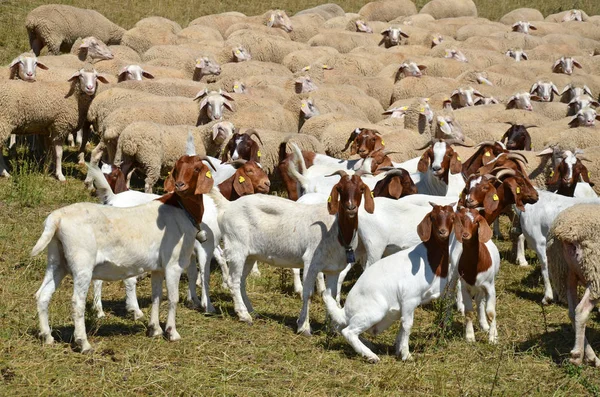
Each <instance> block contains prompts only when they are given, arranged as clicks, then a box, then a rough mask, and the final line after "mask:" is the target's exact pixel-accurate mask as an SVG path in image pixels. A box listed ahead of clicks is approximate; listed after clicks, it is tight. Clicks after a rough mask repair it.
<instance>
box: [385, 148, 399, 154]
mask: <svg viewBox="0 0 600 397" xmlns="http://www.w3.org/2000/svg"><path fill="white" fill-rule="evenodd" d="M382 153H383V155H384V156H388V155H390V154H395V153H400V152H398V151H396V150H387V149H384V150H383V152H382Z"/></svg>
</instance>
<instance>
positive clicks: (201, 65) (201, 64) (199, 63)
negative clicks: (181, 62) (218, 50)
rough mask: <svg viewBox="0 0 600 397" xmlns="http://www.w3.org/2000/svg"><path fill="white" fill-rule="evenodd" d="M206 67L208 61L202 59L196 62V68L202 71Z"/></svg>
mask: <svg viewBox="0 0 600 397" xmlns="http://www.w3.org/2000/svg"><path fill="white" fill-rule="evenodd" d="M205 67H206V60H205V59H204V58H201V59H199V60H198V61H196V68H198V69H202V68H205Z"/></svg>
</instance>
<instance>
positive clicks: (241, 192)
mask: <svg viewBox="0 0 600 397" xmlns="http://www.w3.org/2000/svg"><path fill="white" fill-rule="evenodd" d="M233 178H234V180H233V190H235V192H236V193H237V194H238V196H240V197H242V196H246V195H248V194H253V193H254V187H253V186H252V181H251V180H250V177H248V174H246V173H245V172H244V167H240V168H238V169H237V171H236V172H235V175H234V176H233Z"/></svg>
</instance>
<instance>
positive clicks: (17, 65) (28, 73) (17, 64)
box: [8, 52, 48, 82]
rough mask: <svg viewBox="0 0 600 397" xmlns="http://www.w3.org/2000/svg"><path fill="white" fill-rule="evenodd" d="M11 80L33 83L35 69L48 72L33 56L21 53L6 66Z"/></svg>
mask: <svg viewBox="0 0 600 397" xmlns="http://www.w3.org/2000/svg"><path fill="white" fill-rule="evenodd" d="M8 67H9V69H10V76H9V78H11V79H21V80H23V81H29V82H31V81H35V77H36V73H37V68H38V67H39V68H40V69H43V70H48V66H46V65H45V64H44V63H43V62H41V61H39V60H38V59H37V57H36V56H35V54H32V53H28V52H26V53H23V54H21V55H19V56H18V57H16V58H15V59H13V60H12V62H11V63H10V64H9V65H8Z"/></svg>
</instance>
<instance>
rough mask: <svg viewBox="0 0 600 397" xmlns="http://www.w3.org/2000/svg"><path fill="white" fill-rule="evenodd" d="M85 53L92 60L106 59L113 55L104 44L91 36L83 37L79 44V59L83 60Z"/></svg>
mask: <svg viewBox="0 0 600 397" xmlns="http://www.w3.org/2000/svg"><path fill="white" fill-rule="evenodd" d="M86 55H87V57H89V58H91V59H93V60H106V59H113V58H114V57H115V56H114V55H113V53H112V51H111V50H110V48H108V46H107V45H106V44H104V43H103V42H102V41H101V40H98V39H97V38H95V37H93V36H90V37H86V38H85V39H83V42H82V43H81V45H80V46H79V56H80V59H81V60H85V59H86Z"/></svg>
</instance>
